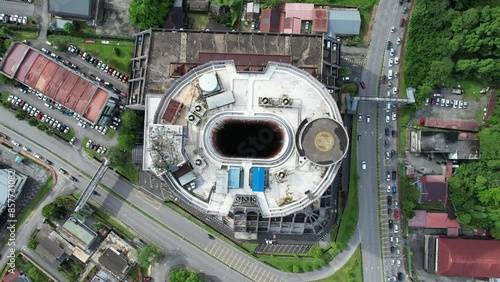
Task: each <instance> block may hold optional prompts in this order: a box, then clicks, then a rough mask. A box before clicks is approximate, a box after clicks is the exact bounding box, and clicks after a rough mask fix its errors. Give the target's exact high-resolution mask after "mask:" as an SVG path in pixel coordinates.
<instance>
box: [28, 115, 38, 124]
mask: <svg viewBox="0 0 500 282" xmlns="http://www.w3.org/2000/svg"><path fill="white" fill-rule="evenodd" d="M28 123H29V125H31V126H37V125H38V119H37V118H36V117H31V118H30V119H29V120H28Z"/></svg>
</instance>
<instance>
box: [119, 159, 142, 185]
mask: <svg viewBox="0 0 500 282" xmlns="http://www.w3.org/2000/svg"><path fill="white" fill-rule="evenodd" d="M116 172H118V173H119V174H121V175H123V177H125V178H127V179H128V180H130V181H132V182H133V183H135V184H138V183H139V171H138V170H137V167H136V166H135V164H133V163H132V162H131V161H129V162H127V163H125V164H122V165H120V166H119V167H117V168H116Z"/></svg>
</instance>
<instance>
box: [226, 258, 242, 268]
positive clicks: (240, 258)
mask: <svg viewBox="0 0 500 282" xmlns="http://www.w3.org/2000/svg"><path fill="white" fill-rule="evenodd" d="M240 260H241V257H238V260H237V261H236V260H235V262H236V263H235V264H234V266H235V267H234V269H236V265H237V264H238V263H239V262H240ZM229 267H233V266H232V264H230V265H229Z"/></svg>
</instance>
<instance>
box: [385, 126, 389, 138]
mask: <svg viewBox="0 0 500 282" xmlns="http://www.w3.org/2000/svg"><path fill="white" fill-rule="evenodd" d="M385 136H389V127H386V128H385Z"/></svg>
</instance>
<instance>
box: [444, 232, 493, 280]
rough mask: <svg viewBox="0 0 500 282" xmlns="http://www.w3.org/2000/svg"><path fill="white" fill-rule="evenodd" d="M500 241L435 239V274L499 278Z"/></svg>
mask: <svg viewBox="0 0 500 282" xmlns="http://www.w3.org/2000/svg"><path fill="white" fill-rule="evenodd" d="M498 254H500V241H495V240H468V239H451V238H443V237H439V238H437V256H438V257H437V274H438V275H441V276H459V277H480V278H490V277H500V256H499V255H498Z"/></svg>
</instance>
